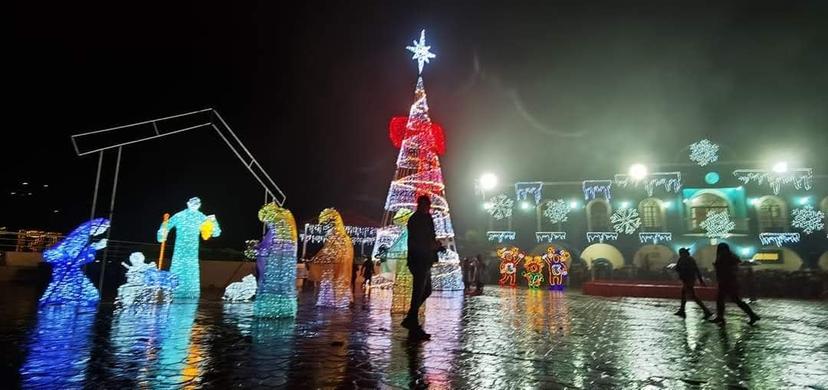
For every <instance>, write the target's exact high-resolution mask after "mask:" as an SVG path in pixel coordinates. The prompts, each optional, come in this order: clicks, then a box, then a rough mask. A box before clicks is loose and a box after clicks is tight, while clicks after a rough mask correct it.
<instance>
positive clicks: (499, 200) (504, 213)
mask: <svg viewBox="0 0 828 390" xmlns="http://www.w3.org/2000/svg"><path fill="white" fill-rule="evenodd" d="M514 205H515V201H514V200H512V199H509V198H508V197H507V196H506V195H503V194H500V195H496V196H495V197H493V198H492V199H489V214H491V215H492V217H493V218H494V219H497V220H501V219H503V218H509V217H511V216H512V207H514Z"/></svg>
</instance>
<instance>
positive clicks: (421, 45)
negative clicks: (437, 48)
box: [405, 30, 437, 74]
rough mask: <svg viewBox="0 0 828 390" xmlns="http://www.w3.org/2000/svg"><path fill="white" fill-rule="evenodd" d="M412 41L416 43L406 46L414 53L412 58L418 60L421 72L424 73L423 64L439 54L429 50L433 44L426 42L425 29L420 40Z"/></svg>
mask: <svg viewBox="0 0 828 390" xmlns="http://www.w3.org/2000/svg"><path fill="white" fill-rule="evenodd" d="M412 43H414V46H406V47H405V48H406V49H408V50H409V51H411V52H412V53H414V55H413V56H412V57H411V59H412V60H417V65H419V68H420V74H422V73H423V64H427V63H428V61H429V60H430V59H432V58H435V57H437V55H436V54H434V53H432V52H430V51H429V50H430V49H431V46H426V44H425V30H423V31H421V32H420V41H419V42H417V41H416V40H414V41H412Z"/></svg>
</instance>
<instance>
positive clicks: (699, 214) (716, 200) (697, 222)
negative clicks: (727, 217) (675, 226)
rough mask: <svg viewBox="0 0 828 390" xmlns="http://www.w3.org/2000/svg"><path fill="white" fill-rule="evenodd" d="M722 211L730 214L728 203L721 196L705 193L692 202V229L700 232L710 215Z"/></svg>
mask: <svg viewBox="0 0 828 390" xmlns="http://www.w3.org/2000/svg"><path fill="white" fill-rule="evenodd" d="M722 211H724V212H727V213H729V212H730V210H729V208H728V206H727V201H726V200H725V199H724V198H722V197H721V196H718V195H714V194H710V193H703V194H700V195H698V196H696V197H694V198H693V199H691V200H690V229H691V230H700V229H701V223H702V221H704V220H705V219H706V218H707V215H708V214H710V213H713V212H722Z"/></svg>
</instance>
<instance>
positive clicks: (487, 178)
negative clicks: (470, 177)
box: [476, 172, 498, 230]
mask: <svg viewBox="0 0 828 390" xmlns="http://www.w3.org/2000/svg"><path fill="white" fill-rule="evenodd" d="M497 182H498V179H497V176H496V175H495V174H494V173H491V172H486V173H484V174H482V175H480V178H478V179H477V183H476V184H477V188H478V189H479V190H480V196H481V197H482V198H483V202H484V203H483V209H484V210H486V211H487V213H486V214H488V210H489V209H491V208H492V207H493V205H492V203H491V202H488V201H487V200H486V191H491V190H493V189H494V188H495V187H497ZM487 220H488V223H489V230H492V218H491V215H489V216H488V217H487Z"/></svg>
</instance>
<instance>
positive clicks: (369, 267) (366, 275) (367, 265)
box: [362, 257, 374, 288]
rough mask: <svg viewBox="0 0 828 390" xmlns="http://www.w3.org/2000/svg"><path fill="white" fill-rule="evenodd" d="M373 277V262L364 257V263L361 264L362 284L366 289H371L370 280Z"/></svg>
mask: <svg viewBox="0 0 828 390" xmlns="http://www.w3.org/2000/svg"><path fill="white" fill-rule="evenodd" d="M373 277H374V260H372V259H371V258H370V257H365V261H364V262H363V263H362V278H363V280H364V282H363V283H364V284H365V287H366V288H370V287H371V278H373Z"/></svg>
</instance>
